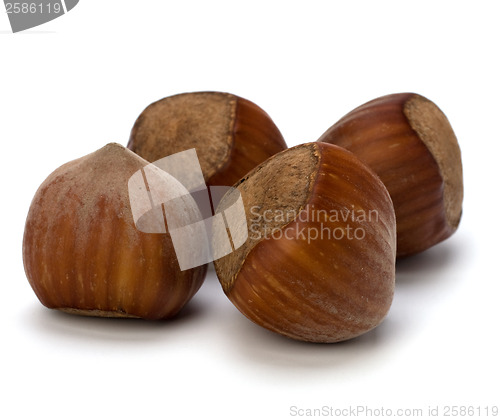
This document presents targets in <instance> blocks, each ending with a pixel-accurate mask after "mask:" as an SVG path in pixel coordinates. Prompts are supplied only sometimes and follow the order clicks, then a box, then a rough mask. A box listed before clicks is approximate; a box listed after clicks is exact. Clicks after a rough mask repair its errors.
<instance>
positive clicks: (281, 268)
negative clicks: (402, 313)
mask: <svg viewBox="0 0 500 420" xmlns="http://www.w3.org/2000/svg"><path fill="white" fill-rule="evenodd" d="M236 187H237V189H238V190H239V192H240V193H241V196H242V199H243V202H244V206H245V209H246V214H247V226H248V228H249V239H248V240H247V242H246V243H245V245H244V246H243V247H241V248H239V249H238V250H237V251H236V252H234V253H232V254H230V255H228V256H226V257H224V258H221V259H219V260H217V261H215V263H214V264H215V269H216V273H217V275H218V277H219V280H220V282H221V284H222V287H223V289H224V292H225V293H226V295H227V296H228V298H229V299H230V300H231V301H232V302H233V304H234V305H235V306H236V307H237V308H238V309H239V310H240V311H241V312H242V313H243V314H244V315H245V316H246V317H248V318H249V319H250V320H252V321H253V322H255V323H257V324H258V325H261V326H263V327H265V328H267V329H269V330H271V331H274V332H277V333H279V334H282V335H285V336H288V337H291V338H294V339H297V340H303V341H311V342H337V341H342V340H347V339H350V338H353V337H356V336H359V335H361V334H363V333H365V332H367V331H369V330H371V329H372V328H374V327H376V326H377V325H379V324H380V323H381V322H382V320H383V319H384V317H385V316H386V314H387V312H388V310H389V307H390V305H391V302H392V298H393V293H394V278H395V253H396V225H395V215H394V209H393V206H392V202H391V199H390V196H389V193H388V192H387V190H386V188H385V187H384V185H383V184H382V182H381V181H380V179H379V178H378V177H377V176H376V175H375V174H374V173H373V172H372V171H371V170H370V169H369V168H368V167H366V166H365V165H364V164H362V163H361V162H360V161H359V160H358V159H357V158H356V157H355V156H354V155H353V154H352V153H350V152H348V151H346V150H344V149H342V148H339V147H336V146H332V145H329V144H324V143H308V144H305V145H301V146H297V147H294V148H291V149H288V150H286V151H284V152H281V153H278V154H277V155H275V156H273V157H272V158H270V159H268V160H267V161H266V162H264V163H263V164H262V165H260V166H259V167H257V168H256V169H254V170H253V171H252V172H251V173H250V174H249V175H248V176H247V177H246V178H245V179H243V180H242V181H241V182H240V183H239V184H237V185H236ZM224 205H225V202H224V200H223V201H222V202H221V204H220V207H222V208H223V207H224ZM283 215H285V216H286V217H284V216H283ZM370 215H371V216H370ZM363 216H364V217H363ZM349 229H350V232H351V237H350V238H349V237H348V232H349ZM354 232H358V235H357V239H356V238H354Z"/></svg>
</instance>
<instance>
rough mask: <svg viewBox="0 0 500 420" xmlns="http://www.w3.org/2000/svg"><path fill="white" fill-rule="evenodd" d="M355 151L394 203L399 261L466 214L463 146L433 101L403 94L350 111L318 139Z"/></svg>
mask: <svg viewBox="0 0 500 420" xmlns="http://www.w3.org/2000/svg"><path fill="white" fill-rule="evenodd" d="M318 141H320V142H326V143H331V144H335V145H338V146H341V147H344V148H346V149H348V150H350V151H351V152H353V153H354V154H355V155H356V156H357V157H359V159H360V160H361V161H363V162H364V163H365V164H367V165H368V166H369V167H370V168H371V169H373V171H374V172H375V173H376V174H377V175H379V176H380V178H381V179H382V181H383V182H384V184H385V186H386V187H387V189H388V190H389V193H390V194H391V197H392V200H393V202H394V207H395V211H396V220H397V232H398V239H397V240H398V246H397V255H398V257H404V256H409V255H413V254H416V253H419V252H422V251H424V250H426V249H428V248H430V247H432V246H433V245H435V244H437V243H439V242H441V241H443V240H445V239H447V238H448V237H450V236H451V235H452V234H453V233H454V232H455V231H456V230H457V227H458V225H459V222H460V218H461V215H462V201H463V176H462V161H461V153H460V148H459V145H458V142H457V139H456V137H455V134H454V132H453V129H452V127H451V125H450V123H449V121H448V119H447V118H446V116H445V115H444V114H443V112H442V111H441V110H440V109H439V108H438V107H437V106H436V105H435V104H434V103H433V102H431V101H430V100H428V99H426V98H424V97H422V96H420V95H417V94H414V93H400V94H393V95H388V96H383V97H381V98H377V99H375V100H373V101H370V102H367V103H366V104H364V105H361V106H360V107H358V108H356V109H354V110H353V111H351V112H349V113H348V114H347V115H345V116H344V117H343V118H341V119H340V120H339V121H338V122H337V123H336V124H334V125H333V126H332V127H330V128H329V129H328V130H327V131H326V132H325V133H324V134H323V135H322V136H321V137H320V138H319V140H318Z"/></svg>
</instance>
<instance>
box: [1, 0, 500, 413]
mask: <svg viewBox="0 0 500 420" xmlns="http://www.w3.org/2000/svg"><path fill="white" fill-rule="evenodd" d="M495 6H497V3H496V2H493V1H491V2H486V1H475V2H460V1H454V2H438V1H432V2H431V1H419V2H411V3H410V2H401V1H400V2H387V1H373V2H355V1H352V2H347V1H343V2H335V1H309V2H304V1H302V2H296V1H274V2H272V1H269V0H268V1H266V2H264V1H255V0H254V1H252V2H236V1H231V2H229V1H227V2H221V1H205V2H201V1H199V2H194V1H183V2H180V1H176V2H173V1H152V0H141V1H123V0H106V1H97V0H81V1H80V3H79V4H78V6H77V7H76V8H75V9H73V10H72V11H71V12H70V13H68V14H67V15H66V16H63V17H61V18H59V19H56V20H54V21H53V22H49V23H47V24H45V25H43V26H40V27H38V28H34V29H32V30H30V31H27V32H24V33H18V34H12V33H10V27H9V24H8V20H7V15H6V14H5V13H3V10H4V9H3V6H2V5H0V9H1V10H2V13H1V14H0V60H1V66H0V86H1V88H0V142H1V157H2V165H1V166H0V170H1V186H2V193H1V197H2V202H1V204H2V205H1V209H0V211H1V219H0V220H1V221H2V230H1V232H2V235H1V239H2V240H1V245H0V246H1V254H0V255H1V258H2V260H1V261H2V266H3V270H2V276H1V282H0V299H1V300H0V301H1V306H0V310H1V313H0V322H1V330H2V343H1V347H0V351H1V358H0V363H1V365H0V375H1V376H0V382H1V385H2V390H1V393H0V398H1V399H0V418H2V419H21V418H22V419H27V418H41V419H45V418H51V419H121V420H125V419H138V418H140V419H142V418H154V419H195V418H209V417H210V418H218V419H229V418H238V419H247V418H248V419H257V418H265V419H287V418H290V417H292V418H293V417H294V416H291V414H295V413H297V412H296V411H295V408H293V407H296V408H297V409H307V408H321V407H323V406H327V407H333V408H348V407H349V406H354V407H355V406H368V407H370V408H372V409H375V408H377V409H380V408H382V407H383V408H385V409H391V410H393V414H396V410H397V409H399V408H407V409H413V408H422V409H423V410H424V414H426V413H427V410H428V407H429V406H432V407H436V406H439V409H440V413H441V414H443V413H444V410H445V407H446V406H452V405H458V406H473V407H476V414H478V411H477V407H481V409H482V411H481V414H482V416H481V418H485V414H486V411H485V409H486V407H490V408H491V406H493V405H500V399H499V395H500V392H499V391H500V384H499V375H500V367H499V356H498V355H499V354H500V345H499V344H498V339H497V337H498V335H499V327H498V321H499V316H500V310H499V307H500V304H499V302H498V296H499V292H500V276H499V274H498V260H499V255H498V253H499V251H500V249H499V248H500V247H499V245H498V243H499V242H498V237H499V233H500V232H499V228H498V220H499V219H498V208H499V206H498V204H499V200H498V196H497V194H498V180H499V176H498V171H499V164H498V152H499V149H500V148H499V143H500V134H499V130H498V123H499V118H500V113H499V111H500V105H499V101H498V98H499V97H500V83H499V75H500V65H499V59H498V54H499V52H498V51H499V41H500V25H499V23H498V19H499V13H498V7H495ZM196 90H221V91H228V92H232V93H235V94H237V95H240V96H243V97H246V98H248V99H250V100H252V101H254V102H255V103H257V104H258V105H260V106H261V107H262V108H264V109H265V110H266V111H267V112H268V113H269V114H270V115H271V116H272V117H273V119H274V121H275V122H276V124H277V125H278V126H279V127H280V129H281V131H282V133H283V135H284V136H285V138H286V140H287V142H288V144H289V145H295V144H299V143H302V142H306V141H314V140H316V139H317V138H318V137H319V136H320V135H321V134H322V133H323V132H324V131H325V130H326V129H327V128H328V127H329V126H330V125H332V124H333V123H334V122H335V121H336V120H337V119H338V118H340V117H341V116H342V115H343V114H345V113H347V112H348V111H350V110H351V109H352V108H354V107H355V106H357V105H360V104H362V103H364V102H366V101H368V100H370V99H373V98H375V97H377V96H381V95H385V94H389V93H395V92H401V91H414V92H418V93H420V94H422V95H424V96H427V97H428V98H430V99H432V100H434V101H435V102H436V103H437V104H438V105H439V106H440V107H441V109H443V110H444V112H445V113H446V114H447V116H448V118H449V120H450V121H451V123H452V125H453V127H454V129H455V132H456V134H457V137H458V139H459V142H460V145H461V148H462V154H463V163H464V175H465V202H464V213H463V219H462V224H461V226H460V228H459V230H458V232H457V233H456V234H455V235H454V236H453V237H452V238H450V239H449V240H447V241H446V242H444V243H442V244H440V245H439V246H436V247H435V248H433V249H431V250H429V251H427V252H425V253H424V254H421V255H419V256H417V257H415V258H412V259H409V260H406V261H404V262H403V263H401V264H398V267H397V288H396V295H395V299H394V303H393V306H392V308H391V311H390V313H389V316H388V318H387V319H386V320H385V322H384V323H383V324H382V325H381V326H380V327H379V328H377V329H376V330H374V331H373V332H370V333H368V334H366V335H365V336H362V337H361V338H359V339H356V340H352V341H349V342H346V343H342V344H336V345H314V344H305V343H300V342H295V341H291V340H288V339H285V338H282V337H280V336H278V335H276V334H273V333H270V332H267V331H266V330H264V329H261V328H260V327H258V326H256V325H254V324H252V323H251V322H249V321H247V320H246V318H244V317H243V316H242V315H241V314H240V313H239V312H238V311H237V310H236V309H235V308H234V307H233V306H232V304H231V303H230V302H229V301H228V300H227V299H226V297H225V296H224V294H223V293H222V290H221V288H220V287H219V285H218V282H217V279H216V277H215V275H214V273H213V271H211V272H210V274H209V276H208V278H207V280H206V282H205V284H204V286H203V287H202V288H201V290H200V291H199V293H198V294H197V295H196V296H195V298H194V299H193V300H192V301H191V303H190V304H189V305H188V307H187V308H186V310H185V311H184V312H183V313H182V315H181V316H179V317H178V318H177V319H175V320H172V321H170V322H161V323H159V322H157V323H148V322H143V321H131V322H129V321H126V320H106V319H89V318H79V317H75V316H69V315H65V314H61V313H57V312H55V311H51V310H48V309H46V308H44V307H43V306H42V305H41V304H40V303H39V302H38V300H37V299H36V297H35V295H34V293H33V292H32V290H31V288H30V286H29V284H28V281H27V280H26V277H25V275H24V270H23V265H22V258H21V243H22V234H23V229H24V221H25V217H26V214H27V211H28V208H29V205H30V201H31V199H32V197H33V195H34V193H35V191H36V189H37V187H38V186H39V184H40V183H41V182H42V181H43V180H44V179H45V177H46V176H47V175H48V174H49V173H50V172H52V171H53V170H54V169H55V168H57V167H58V166H60V165H61V164H63V163H65V162H67V161H69V160H72V159H75V158H78V157H80V156H83V155H85V154H87V153H90V152H92V151H94V150H96V149H98V148H100V147H102V146H103V145H104V144H106V143H108V142H119V143H122V144H126V142H127V140H128V135H129V132H130V129H131V127H132V125H133V123H134V121H135V118H136V117H137V116H138V115H139V113H140V112H141V111H142V110H143V108H144V107H146V106H147V105H148V104H149V103H151V102H153V101H155V100H157V99H160V98H162V97H164V96H168V95H171V94H175V93H180V92H185V91H196ZM450 413H451V412H450ZM295 417H298V416H295ZM476 417H478V416H476ZM478 418H479V417H478Z"/></svg>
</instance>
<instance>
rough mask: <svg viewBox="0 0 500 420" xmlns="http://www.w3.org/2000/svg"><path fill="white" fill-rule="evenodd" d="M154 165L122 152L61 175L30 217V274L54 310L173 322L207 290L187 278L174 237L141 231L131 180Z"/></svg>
mask: <svg viewBox="0 0 500 420" xmlns="http://www.w3.org/2000/svg"><path fill="white" fill-rule="evenodd" d="M147 164H148V162H146V161H145V160H144V159H142V158H140V157H139V156H137V155H136V154H134V153H133V152H131V151H130V150H128V149H126V148H124V147H123V146H120V145H118V144H109V145H107V146H105V147H103V148H102V149H99V150H98V151H96V152H94V153H91V154H89V155H87V156H84V157H82V158H80V159H77V160H74V161H72V162H69V163H67V164H65V165H63V166H61V167H60V168H58V169H56V170H55V171H54V172H53V173H52V174H51V175H49V177H48V178H47V179H46V180H45V181H44V182H43V183H42V185H41V186H40V188H39V189H38V191H37V192H36V194H35V196H34V198H33V201H32V204H31V207H30V209H29V213H28V217H27V220H26V226H25V231H24V241H23V260H24V268H25V271H26V275H27V277H28V280H29V282H30V284H31V286H32V288H33V290H34V291H35V293H36V295H37V297H38V298H39V299H40V301H41V302H42V303H43V304H44V305H45V306H47V307H49V308H54V309H60V310H62V311H66V312H71V313H75V314H80V315H91V316H102V317H137V318H145V319H164V318H169V317H171V316H173V315H175V314H177V313H178V312H179V310H180V309H181V308H182V307H183V306H184V305H185V304H186V303H187V302H188V301H189V300H190V299H191V297H192V296H193V295H194V294H195V293H196V291H197V290H198V289H199V287H200V286H201V284H202V283H203V280H204V277H205V274H206V266H202V267H197V268H193V269H190V270H186V271H180V268H179V264H178V262H177V259H176V255H175V252H174V248H173V245H172V241H171V238H170V236H169V235H168V234H148V233H143V232H141V231H139V230H137V229H136V227H135V224H134V220H133V217H132V213H131V207H130V202H129V195H128V180H129V178H130V177H131V176H132V175H133V174H134V173H135V172H136V171H138V170H140V169H142V168H143V167H144V166H146V165H147Z"/></svg>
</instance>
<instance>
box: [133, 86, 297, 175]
mask: <svg viewBox="0 0 500 420" xmlns="http://www.w3.org/2000/svg"><path fill="white" fill-rule="evenodd" d="M127 147H128V148H130V149H131V150H133V151H134V152H135V153H137V154H138V155H139V156H141V157H143V158H144V159H146V160H148V161H149V162H154V161H156V160H159V159H162V158H164V157H166V156H169V155H171V154H174V153H177V152H181V151H184V150H187V149H191V148H195V149H196V152H197V154H198V159H199V160H200V165H201V169H202V171H203V174H204V176H205V181H206V182H207V185H233V184H234V183H236V182H237V181H239V180H240V179H241V178H243V176H245V174H246V173H247V172H249V171H250V170H252V169H253V168H255V167H256V166H257V165H258V164H260V163H262V162H263V161H264V160H266V159H267V158H268V157H270V156H272V155H274V154H276V153H278V152H280V151H282V150H284V149H286V147H287V146H286V143H285V140H284V139H283V136H282V135H281V133H280V131H279V129H278V127H276V125H275V124H274V122H273V121H272V120H271V118H270V117H269V115H268V114H267V113H266V112H265V111H264V110H262V109H261V108H260V107H258V106H257V105H256V104H254V103H253V102H250V101H248V100H246V99H243V98H241V97H239V96H236V95H232V94H229V93H223V92H191V93H183V94H179V95H174V96H169V97H167V98H164V99H161V100H159V101H157V102H154V103H152V104H151V105H149V106H148V107H147V108H146V109H145V110H144V111H143V112H142V113H141V115H140V116H139V118H138V119H137V121H136V122H135V125H134V127H133V129H132V133H131V135H130V141H129V144H128V146H127Z"/></svg>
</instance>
